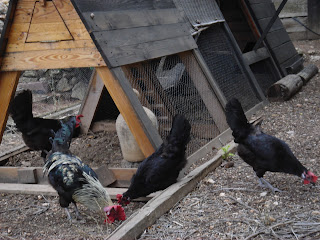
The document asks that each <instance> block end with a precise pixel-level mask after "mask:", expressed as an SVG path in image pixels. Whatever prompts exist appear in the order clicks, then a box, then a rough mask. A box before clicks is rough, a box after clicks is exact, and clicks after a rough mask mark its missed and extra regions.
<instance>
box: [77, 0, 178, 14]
mask: <svg viewBox="0 0 320 240" xmlns="http://www.w3.org/2000/svg"><path fill="white" fill-rule="evenodd" d="M72 3H73V5H74V6H75V7H77V8H78V9H79V10H80V11H81V12H95V11H122V10H129V9H140V10H148V9H163V8H174V7H175V5H174V2H173V1H172V0H161V1H159V0H148V1H136V0H120V1H109V0H99V1H96V0H86V1H83V0H72Z"/></svg>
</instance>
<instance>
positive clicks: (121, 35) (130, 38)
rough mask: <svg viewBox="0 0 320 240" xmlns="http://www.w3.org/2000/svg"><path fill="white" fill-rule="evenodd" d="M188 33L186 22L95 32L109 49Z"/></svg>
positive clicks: (98, 39)
mask: <svg viewBox="0 0 320 240" xmlns="http://www.w3.org/2000/svg"><path fill="white" fill-rule="evenodd" d="M187 35H190V33H189V30H188V28H187V25H186V24H185V23H176V24H169V25H157V26H148V27H138V28H131V29H120V30H111V31H102V32H99V33H95V34H94V36H95V39H96V41H98V42H103V41H104V43H105V44H106V45H107V46H108V48H109V49H112V48H115V47H121V46H128V45H135V44H139V43H145V42H153V41H161V40H165V39H168V38H177V37H181V36H187Z"/></svg>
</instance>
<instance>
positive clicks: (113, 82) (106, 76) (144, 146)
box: [96, 67, 162, 157]
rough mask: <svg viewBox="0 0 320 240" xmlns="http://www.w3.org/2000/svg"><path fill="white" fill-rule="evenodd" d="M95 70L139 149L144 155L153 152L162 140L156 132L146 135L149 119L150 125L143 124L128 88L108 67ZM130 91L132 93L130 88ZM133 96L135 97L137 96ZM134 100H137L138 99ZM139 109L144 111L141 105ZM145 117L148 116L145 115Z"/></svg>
mask: <svg viewBox="0 0 320 240" xmlns="http://www.w3.org/2000/svg"><path fill="white" fill-rule="evenodd" d="M96 70H97V73H98V74H99V76H100V77H101V79H102V81H103V82H104V85H105V86H106V88H107V90H108V92H109V93H110V96H111V97H112V99H113V101H114V103H115V104H116V106H117V107H118V109H119V111H120V113H121V114H122V116H123V118H124V119H125V121H126V123H127V124H128V127H129V129H130V130H131V132H132V134H133V136H134V137H135V139H136V141H137V143H138V145H139V147H140V149H141V151H142V152H143V154H144V155H145V157H148V156H150V155H151V154H152V153H153V152H154V150H155V149H156V148H157V147H158V146H159V145H160V144H161V141H162V140H161V138H160V136H159V134H157V133H156V134H154V135H153V136H152V137H151V136H147V135H146V134H147V128H149V129H148V130H152V129H151V128H153V126H152V123H151V121H150V120H149V119H148V121H149V122H150V127H148V126H144V125H143V123H142V122H141V121H140V119H139V118H138V116H137V113H136V111H135V109H134V106H133V104H132V103H131V101H130V100H129V97H128V95H127V92H126V91H128V90H129V89H124V87H123V86H122V85H121V83H120V82H119V81H118V80H117V79H116V78H115V77H114V76H113V74H112V73H111V71H110V70H109V68H107V67H99V68H96ZM131 91H132V94H133V95H134V93H133V90H132V89H131ZM133 97H136V98H137V96H133ZM136 100H137V101H138V99H136ZM141 111H144V110H143V108H142V106H141ZM144 114H145V112H144ZM145 115H146V114H145ZM146 118H148V117H147V116H146ZM155 131H156V130H155ZM151 141H152V142H151Z"/></svg>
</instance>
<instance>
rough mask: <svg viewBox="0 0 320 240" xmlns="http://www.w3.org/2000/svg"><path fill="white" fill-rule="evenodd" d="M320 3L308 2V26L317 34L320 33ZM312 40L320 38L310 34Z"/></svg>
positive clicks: (313, 0)
mask: <svg viewBox="0 0 320 240" xmlns="http://www.w3.org/2000/svg"><path fill="white" fill-rule="evenodd" d="M319 12H320V2H319V1H317V0H308V26H309V28H310V29H312V30H313V31H314V32H316V33H318V34H319V33H320V14H319ZM308 36H309V37H310V38H319V35H316V34H314V33H311V32H308Z"/></svg>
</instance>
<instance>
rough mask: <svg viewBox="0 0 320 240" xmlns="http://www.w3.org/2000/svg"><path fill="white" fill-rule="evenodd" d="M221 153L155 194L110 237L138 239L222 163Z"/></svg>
mask: <svg viewBox="0 0 320 240" xmlns="http://www.w3.org/2000/svg"><path fill="white" fill-rule="evenodd" d="M230 145H231V147H230V150H233V148H235V144H233V143H230ZM221 154H222V152H220V153H219V154H217V155H216V156H214V158H213V159H211V160H210V161H208V162H206V163H204V164H202V165H201V166H200V167H198V168H196V169H195V170H193V171H192V172H190V173H189V174H188V175H187V176H186V177H184V178H183V179H181V180H180V181H179V182H177V183H175V184H173V185H171V186H170V187H168V188H167V189H166V190H164V191H162V192H161V193H159V194H158V195H157V196H155V197H154V198H153V199H152V200H150V201H149V202H148V203H147V204H145V205H144V206H143V207H142V208H141V209H140V210H139V211H136V212H135V213H133V214H132V215H131V216H130V217H129V218H128V219H127V220H126V221H125V222H124V223H123V224H121V225H120V226H119V227H118V228H117V229H116V230H115V231H114V232H113V233H112V234H111V235H109V237H108V239H109V240H129V239H137V238H138V237H139V236H140V235H141V233H142V232H143V231H144V230H145V229H146V228H147V227H149V226H151V225H152V224H153V223H154V222H155V221H156V220H157V219H158V218H159V217H160V216H162V215H163V214H164V213H166V212H167V211H168V210H169V209H170V208H172V207H173V206H174V205H175V204H176V203H177V202H178V201H179V200H181V199H182V198H183V197H184V196H186V195H187V194H188V193H189V192H190V191H192V190H193V189H194V188H195V187H196V185H197V184H198V183H199V181H200V180H201V179H203V178H204V177H205V176H206V175H207V174H208V173H209V172H211V171H213V170H214V169H216V168H217V167H218V166H219V165H220V164H221V162H222V157H221Z"/></svg>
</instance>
